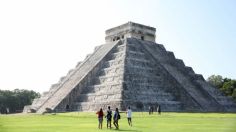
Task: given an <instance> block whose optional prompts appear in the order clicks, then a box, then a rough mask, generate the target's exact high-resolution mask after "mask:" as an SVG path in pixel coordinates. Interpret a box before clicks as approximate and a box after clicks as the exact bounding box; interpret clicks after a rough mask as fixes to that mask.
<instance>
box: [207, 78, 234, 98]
mask: <svg viewBox="0 0 236 132" xmlns="http://www.w3.org/2000/svg"><path fill="white" fill-rule="evenodd" d="M207 81H208V82H209V83H210V84H211V85H213V86H215V87H216V88H218V89H219V90H220V91H222V92H223V93H224V94H225V95H226V96H231V97H232V98H233V99H234V100H235V101H236V80H235V79H230V78H224V77H222V76H221V75H211V76H210V77H208V79H207Z"/></svg>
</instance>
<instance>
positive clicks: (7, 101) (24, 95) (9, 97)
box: [0, 89, 40, 114]
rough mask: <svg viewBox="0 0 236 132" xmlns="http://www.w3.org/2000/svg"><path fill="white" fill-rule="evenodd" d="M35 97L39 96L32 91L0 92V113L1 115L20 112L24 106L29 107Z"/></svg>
mask: <svg viewBox="0 0 236 132" xmlns="http://www.w3.org/2000/svg"><path fill="white" fill-rule="evenodd" d="M37 97H40V94H39V93H37V92H35V91H33V90H25V89H15V90H12V91H10V90H0V112H1V113H2V114H3V113H18V112H22V111H23V108H24V106H25V105H30V104H31V103H32V102H33V99H34V98H37Z"/></svg>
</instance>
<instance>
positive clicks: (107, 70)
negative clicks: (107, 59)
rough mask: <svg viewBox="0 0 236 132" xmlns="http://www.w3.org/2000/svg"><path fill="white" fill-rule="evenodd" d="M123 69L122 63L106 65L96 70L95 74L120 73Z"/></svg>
mask: <svg viewBox="0 0 236 132" xmlns="http://www.w3.org/2000/svg"><path fill="white" fill-rule="evenodd" d="M123 71H124V65H123V64H120V65H115V66H113V67H107V68H103V69H101V70H100V71H99V72H98V74H97V76H104V75H111V74H118V73H122V72H123Z"/></svg>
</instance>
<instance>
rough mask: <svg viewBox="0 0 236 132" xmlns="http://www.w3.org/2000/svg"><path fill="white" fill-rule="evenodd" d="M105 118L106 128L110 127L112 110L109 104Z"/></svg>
mask: <svg viewBox="0 0 236 132" xmlns="http://www.w3.org/2000/svg"><path fill="white" fill-rule="evenodd" d="M105 118H107V128H108V127H109V128H110V129H111V119H112V111H111V107H110V106H108V110H107V115H106V116H105Z"/></svg>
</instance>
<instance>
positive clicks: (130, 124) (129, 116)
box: [126, 106, 132, 126]
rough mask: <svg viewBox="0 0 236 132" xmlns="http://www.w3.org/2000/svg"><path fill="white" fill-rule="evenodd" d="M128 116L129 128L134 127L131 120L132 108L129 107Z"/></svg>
mask: <svg viewBox="0 0 236 132" xmlns="http://www.w3.org/2000/svg"><path fill="white" fill-rule="evenodd" d="M126 114H127V119H128V124H129V126H132V120H131V116H132V110H131V109H130V106H129V107H128V110H127V111H126Z"/></svg>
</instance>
